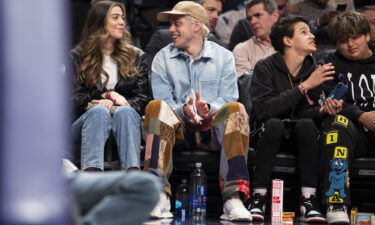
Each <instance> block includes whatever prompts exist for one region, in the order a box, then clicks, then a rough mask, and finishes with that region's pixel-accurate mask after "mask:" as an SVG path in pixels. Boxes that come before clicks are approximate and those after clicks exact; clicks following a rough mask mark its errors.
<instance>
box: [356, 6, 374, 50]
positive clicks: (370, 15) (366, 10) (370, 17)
mask: <svg viewBox="0 0 375 225" xmlns="http://www.w3.org/2000/svg"><path fill="white" fill-rule="evenodd" d="M359 11H361V12H362V13H363V14H365V16H366V19H367V21H368V22H369V24H370V42H372V43H375V5H368V6H364V7H363V8H361V9H360V10H359Z"/></svg>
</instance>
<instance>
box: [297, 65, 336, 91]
mask: <svg viewBox="0 0 375 225" xmlns="http://www.w3.org/2000/svg"><path fill="white" fill-rule="evenodd" d="M334 69H335V67H334V66H332V63H327V64H324V65H322V66H320V65H319V66H318V67H317V68H316V70H315V71H314V72H312V73H311V75H310V76H309V78H308V79H307V80H305V81H304V82H302V83H301V85H302V86H303V87H304V88H305V89H306V91H308V90H310V89H313V88H315V87H317V86H319V85H320V84H322V83H323V82H325V81H327V80H333V77H332V76H331V75H332V74H334V73H335V71H334Z"/></svg>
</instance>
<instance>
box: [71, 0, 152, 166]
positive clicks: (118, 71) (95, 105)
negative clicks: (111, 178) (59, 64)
mask: <svg viewBox="0 0 375 225" xmlns="http://www.w3.org/2000/svg"><path fill="white" fill-rule="evenodd" d="M70 58H71V60H72V63H71V67H68V69H67V72H68V75H69V76H70V78H71V79H72V81H73V84H74V85H73V90H72V91H73V95H72V99H71V100H72V102H73V109H74V123H73V135H75V137H80V141H81V169H82V170H86V171H96V170H103V167H104V146H105V143H106V141H107V139H108V137H109V135H110V134H111V132H112V133H113V136H114V138H115V140H116V144H117V149H118V154H119V158H120V162H121V169H123V170H128V169H129V168H133V169H134V168H139V149H140V142H141V115H142V114H143V111H144V107H145V105H146V104H147V102H148V101H149V100H150V92H149V83H148V74H147V68H146V64H145V55H144V53H143V52H142V50H140V49H138V48H136V47H134V46H132V45H131V44H130V33H129V32H128V31H127V30H126V22H125V8H124V6H123V5H122V4H121V3H118V2H112V1H99V2H97V3H95V4H94V5H93V6H92V8H91V9H90V11H89V13H88V16H87V19H86V22H85V26H84V28H83V33H82V37H81V41H80V42H79V44H78V45H77V46H76V47H75V48H74V49H73V50H72V51H71V53H70Z"/></svg>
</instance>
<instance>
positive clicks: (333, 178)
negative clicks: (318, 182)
mask: <svg viewBox="0 0 375 225" xmlns="http://www.w3.org/2000/svg"><path fill="white" fill-rule="evenodd" d="M329 164H330V166H331V169H332V171H331V172H330V173H329V177H328V180H329V183H330V186H329V190H328V191H327V192H326V196H332V195H333V194H334V192H335V190H337V191H339V194H340V198H345V197H346V194H345V191H344V190H345V181H346V171H345V170H346V169H347V168H348V161H346V159H341V158H340V159H332V160H331V161H330V162H329Z"/></svg>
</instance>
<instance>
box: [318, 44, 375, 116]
mask: <svg viewBox="0 0 375 225" xmlns="http://www.w3.org/2000/svg"><path fill="white" fill-rule="evenodd" d="M369 47H370V49H371V50H372V53H373V54H372V56H370V57H369V58H367V59H363V60H356V61H353V60H348V59H346V58H345V57H344V56H342V55H341V54H340V53H339V52H338V51H336V52H335V53H332V54H329V55H328V56H327V57H325V58H324V60H323V62H322V63H328V62H332V63H333V65H334V66H335V72H336V73H335V80H334V81H333V82H328V83H327V84H326V85H325V86H326V88H328V89H332V88H333V87H334V86H335V85H336V84H337V82H339V80H341V81H342V80H343V81H344V82H347V84H348V91H347V93H346V96H345V98H344V101H345V103H347V104H349V105H353V106H356V107H349V108H347V109H346V110H344V111H345V113H346V114H347V116H348V117H349V118H350V119H352V120H353V121H354V122H357V121H358V117H359V115H360V114H361V113H362V112H369V111H373V110H375V51H374V50H375V48H374V46H373V45H369ZM340 74H342V75H343V76H341V78H340Z"/></svg>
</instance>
